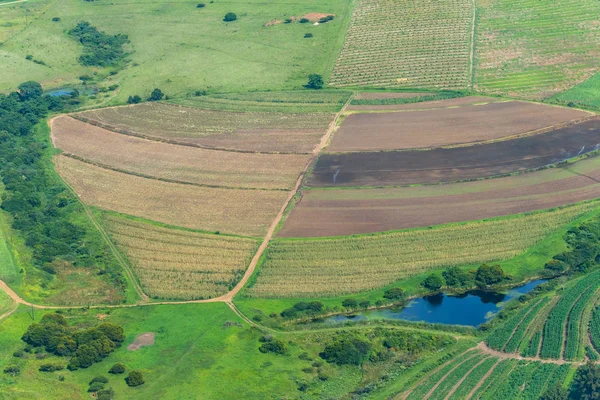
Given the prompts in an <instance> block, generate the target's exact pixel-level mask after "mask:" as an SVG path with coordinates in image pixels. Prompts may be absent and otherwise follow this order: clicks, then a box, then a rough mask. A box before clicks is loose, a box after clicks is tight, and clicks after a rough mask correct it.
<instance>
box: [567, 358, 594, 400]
mask: <svg viewBox="0 0 600 400" xmlns="http://www.w3.org/2000/svg"><path fill="white" fill-rule="evenodd" d="M571 397H572V398H573V399H578V400H597V399H600V367H599V366H597V365H596V364H594V363H592V362H591V361H590V362H588V363H587V364H585V365H582V366H581V367H579V368H578V369H577V372H576V373H575V379H574V380H573V385H572V386H571Z"/></svg>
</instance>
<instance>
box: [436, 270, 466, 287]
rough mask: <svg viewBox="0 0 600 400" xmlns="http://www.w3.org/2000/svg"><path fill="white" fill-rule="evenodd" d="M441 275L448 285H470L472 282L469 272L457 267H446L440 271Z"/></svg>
mask: <svg viewBox="0 0 600 400" xmlns="http://www.w3.org/2000/svg"><path fill="white" fill-rule="evenodd" d="M442 276H443V277H444V280H445V281H446V284H447V285H448V286H452V287H458V286H471V285H472V284H473V276H472V275H471V274H470V273H469V272H467V271H463V270H462V269H460V268H458V267H451V268H448V269H447V270H445V271H444V272H442Z"/></svg>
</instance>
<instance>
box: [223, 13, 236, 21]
mask: <svg viewBox="0 0 600 400" xmlns="http://www.w3.org/2000/svg"><path fill="white" fill-rule="evenodd" d="M236 19H237V15H235V14H234V13H232V12H228V13H227V14H225V17H224V18H223V21H225V22H231V21H235V20H236Z"/></svg>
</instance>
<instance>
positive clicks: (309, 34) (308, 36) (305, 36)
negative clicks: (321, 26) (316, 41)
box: [304, 32, 313, 38]
mask: <svg viewBox="0 0 600 400" xmlns="http://www.w3.org/2000/svg"><path fill="white" fill-rule="evenodd" d="M311 37H313V34H312V33H310V32H309V33H305V34H304V38H311Z"/></svg>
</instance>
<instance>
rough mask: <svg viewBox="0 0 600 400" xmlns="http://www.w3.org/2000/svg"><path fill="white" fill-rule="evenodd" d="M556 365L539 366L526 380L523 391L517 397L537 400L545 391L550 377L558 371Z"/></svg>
mask: <svg viewBox="0 0 600 400" xmlns="http://www.w3.org/2000/svg"><path fill="white" fill-rule="evenodd" d="M558 368H559V366H558V365H556V364H541V365H540V366H539V367H538V368H537V369H536V370H535V372H534V373H533V375H532V376H531V378H530V379H528V380H527V383H526V385H525V389H524V390H523V393H522V394H521V396H520V397H519V398H520V399H524V400H538V399H539V398H540V395H541V394H542V393H543V392H544V391H545V390H546V387H547V386H548V382H549V381H550V377H551V375H553V374H554V373H556V371H558Z"/></svg>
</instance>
